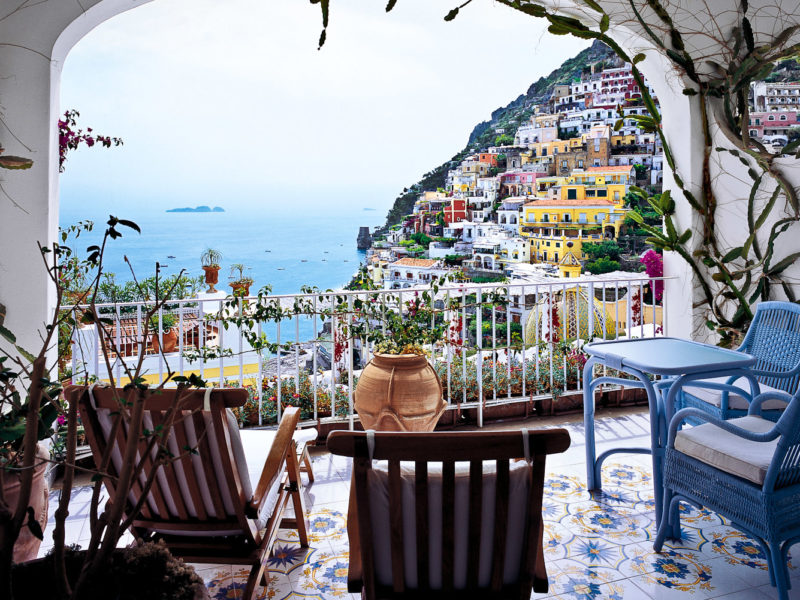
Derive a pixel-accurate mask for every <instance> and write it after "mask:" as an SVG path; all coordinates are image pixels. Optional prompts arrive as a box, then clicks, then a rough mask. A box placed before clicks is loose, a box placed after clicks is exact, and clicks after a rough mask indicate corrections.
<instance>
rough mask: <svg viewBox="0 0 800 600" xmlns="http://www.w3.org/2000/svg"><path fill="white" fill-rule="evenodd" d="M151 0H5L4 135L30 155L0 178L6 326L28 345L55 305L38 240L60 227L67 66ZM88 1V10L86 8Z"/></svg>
mask: <svg viewBox="0 0 800 600" xmlns="http://www.w3.org/2000/svg"><path fill="white" fill-rule="evenodd" d="M147 2H150V0H83V1H82V2H81V3H78V2H43V3H34V4H31V5H30V6H25V7H22V8H20V7H19V4H20V3H19V2H12V1H10V0H0V11H2V12H1V13H0V14H2V15H3V16H4V18H2V19H0V40H2V45H0V73H3V75H4V76H3V77H0V101H1V103H2V107H3V109H4V113H3V115H2V118H3V122H4V125H3V129H4V131H3V132H2V134H0V135H2V137H0V140H2V143H3V146H4V147H5V151H6V153H8V154H14V155H22V156H26V157H29V158H32V159H33V161H34V163H33V167H31V169H30V170H27V171H3V174H2V175H3V178H2V181H0V185H2V190H1V191H0V196H2V199H0V303H2V304H4V305H5V306H6V309H7V315H6V326H7V327H8V328H9V329H11V330H12V331H14V332H15V333H16V335H17V339H18V343H19V344H20V345H21V346H23V347H27V348H35V347H37V345H39V344H40V341H39V338H38V329H39V328H40V327H42V326H43V324H44V322H45V320H46V319H47V315H48V314H52V313H51V311H52V310H53V308H54V304H55V293H54V290H53V287H52V286H51V285H50V284H49V281H48V280H47V278H46V276H45V272H44V270H43V268H42V258H41V256H40V254H39V250H38V246H37V243H42V244H43V245H47V244H50V243H52V242H53V241H55V240H56V235H57V233H58V130H57V122H58V116H59V113H60V105H59V91H60V82H61V69H62V66H63V64H64V60H65V58H66V56H67V54H68V53H69V51H70V50H71V49H72V47H73V46H74V45H75V44H76V43H77V42H78V40H80V39H81V38H82V37H83V36H84V35H86V34H87V33H88V32H89V31H91V30H92V29H94V28H95V27H97V25H99V24H100V23H102V22H103V21H106V20H107V19H110V18H111V17H113V16H116V15H118V14H120V13H123V12H125V11H127V10H130V9H132V8H136V7H138V6H141V5H142V4H146V3H147ZM81 7H83V8H81Z"/></svg>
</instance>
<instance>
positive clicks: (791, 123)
mask: <svg viewBox="0 0 800 600" xmlns="http://www.w3.org/2000/svg"><path fill="white" fill-rule="evenodd" d="M798 114H800V113H798V111H795V110H781V111H771V112H754V113H750V127H749V130H750V135H751V136H753V137H757V138H763V137H764V136H767V135H786V134H787V133H788V132H789V129H790V128H791V127H797V126H798V121H797V117H798Z"/></svg>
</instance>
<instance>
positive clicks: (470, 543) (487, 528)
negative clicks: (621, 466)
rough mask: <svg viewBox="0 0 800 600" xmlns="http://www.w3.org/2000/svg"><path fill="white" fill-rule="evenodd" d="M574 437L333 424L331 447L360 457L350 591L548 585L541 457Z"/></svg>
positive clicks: (481, 594) (431, 592) (396, 593)
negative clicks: (376, 428) (409, 430)
mask: <svg viewBox="0 0 800 600" xmlns="http://www.w3.org/2000/svg"><path fill="white" fill-rule="evenodd" d="M569 443H570V440H569V434H568V433H567V432H566V431H565V430H563V429H553V430H546V431H527V430H523V431H522V432H519V431H502V432H482V431H481V432H457V433H406V432H402V433H394V432H392V433H389V432H385V433H382V432H377V433H376V432H373V431H369V432H344V431H336V432H332V433H331V434H330V435H329V436H328V449H329V450H330V451H331V452H332V453H333V454H339V455H343V456H350V457H353V458H354V464H353V481H352V484H351V494H350V500H351V509H350V516H349V519H348V535H349V538H350V567H349V572H348V589H349V591H350V592H351V593H359V592H360V593H361V594H362V597H363V598H366V599H367V600H373V599H375V598H415V599H416V598H427V597H431V598H433V597H436V598H437V599H443V598H465V597H475V598H487V599H488V598H515V599H519V598H529V597H530V595H531V589H533V590H535V591H536V592H546V591H547V587H548V583H547V573H546V571H545V566H544V557H543V553H542V535H543V531H544V525H543V522H542V491H543V486H544V468H545V457H546V456H547V455H548V454H554V453H558V452H563V451H564V450H566V449H567V448H568V447H569ZM523 457H524V458H526V459H527V460H524V461H516V462H512V461H511V459H513V458H523ZM373 461H379V462H377V463H375V462H373ZM381 461H383V462H381ZM386 461H388V462H386ZM405 461H412V462H405ZM430 463H435V464H433V465H431V464H430ZM436 463H439V464H436Z"/></svg>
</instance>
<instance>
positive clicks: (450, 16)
mask: <svg viewBox="0 0 800 600" xmlns="http://www.w3.org/2000/svg"><path fill="white" fill-rule="evenodd" d="M457 16H458V6H456V7H455V8H454V9H453V10H451V11H450V12H449V13H447V14H446V15H445V16H444V20H445V21H452V20H453V19H455V18H456V17H457Z"/></svg>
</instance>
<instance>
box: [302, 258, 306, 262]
mask: <svg viewBox="0 0 800 600" xmlns="http://www.w3.org/2000/svg"><path fill="white" fill-rule="evenodd" d="M300 262H308V261H307V260H306V259H305V258H301V259H300Z"/></svg>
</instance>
